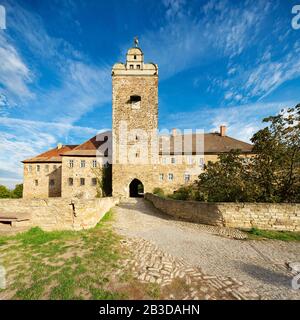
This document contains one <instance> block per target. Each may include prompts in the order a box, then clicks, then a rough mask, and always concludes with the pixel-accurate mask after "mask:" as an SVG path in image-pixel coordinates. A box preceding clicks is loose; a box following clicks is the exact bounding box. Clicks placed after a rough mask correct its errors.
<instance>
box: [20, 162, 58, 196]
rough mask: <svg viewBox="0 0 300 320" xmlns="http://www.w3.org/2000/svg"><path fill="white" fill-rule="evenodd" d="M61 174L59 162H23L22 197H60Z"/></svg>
mask: <svg viewBox="0 0 300 320" xmlns="http://www.w3.org/2000/svg"><path fill="white" fill-rule="evenodd" d="M38 168H39V170H38ZM61 175H62V167H61V163H26V164H24V190H23V197H24V198H25V199H33V198H41V199H43V198H48V197H49V198H51V197H60V196H61ZM51 181H52V182H51Z"/></svg>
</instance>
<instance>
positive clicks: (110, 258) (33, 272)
mask: <svg viewBox="0 0 300 320" xmlns="http://www.w3.org/2000/svg"><path fill="white" fill-rule="evenodd" d="M112 219H113V212H112V211H109V212H107V213H106V214H105V216H104V217H103V219H102V220H101V221H100V222H99V224H98V225H97V226H96V227H95V228H93V229H90V230H85V231H79V232H75V231H54V232H45V231H43V230H42V229H40V228H37V227H36V228H32V229H30V230H29V231H27V232H25V233H21V234H18V235H16V236H8V237H1V238H0V257H2V259H1V264H3V265H4V266H5V267H6V268H7V269H9V268H10V269H11V268H15V269H14V271H13V272H10V273H9V274H8V277H12V278H11V279H9V280H10V281H9V283H11V285H10V287H9V288H7V289H6V290H0V294H1V292H3V291H7V290H8V291H10V292H11V294H12V296H11V298H13V299H23V300H32V299H55V300H58V299H59V300H71V299H109V300H111V299H123V298H124V299H125V298H128V297H127V296H126V294H125V293H122V292H118V283H117V281H116V278H115V277H113V274H114V272H115V271H117V270H119V269H120V268H123V267H122V266H121V264H120V261H121V260H122V258H123V257H124V256H125V255H126V253H125V252H121V249H120V242H119V240H120V237H119V236H118V235H116V234H115V233H114V232H113V231H112V228H111V224H110V221H112ZM7 246H9V247H7ZM124 273H125V271H124ZM121 275H122V273H121Z"/></svg>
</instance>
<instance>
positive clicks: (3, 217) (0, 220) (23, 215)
mask: <svg viewBox="0 0 300 320" xmlns="http://www.w3.org/2000/svg"><path fill="white" fill-rule="evenodd" d="M30 218H31V216H30V214H29V213H27V212H18V213H6V212H5V213H3V212H0V224H9V225H10V226H11V227H16V226H17V224H18V223H19V222H24V221H29V220H30Z"/></svg>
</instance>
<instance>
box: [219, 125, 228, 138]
mask: <svg viewBox="0 0 300 320" xmlns="http://www.w3.org/2000/svg"><path fill="white" fill-rule="evenodd" d="M226 129H227V128H226V126H220V136H221V137H225V136H226Z"/></svg>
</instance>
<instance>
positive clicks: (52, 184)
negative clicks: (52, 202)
mask: <svg viewBox="0 0 300 320" xmlns="http://www.w3.org/2000/svg"><path fill="white" fill-rule="evenodd" d="M49 185H50V187H54V185H55V181H54V180H53V179H51V180H50V181H49Z"/></svg>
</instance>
